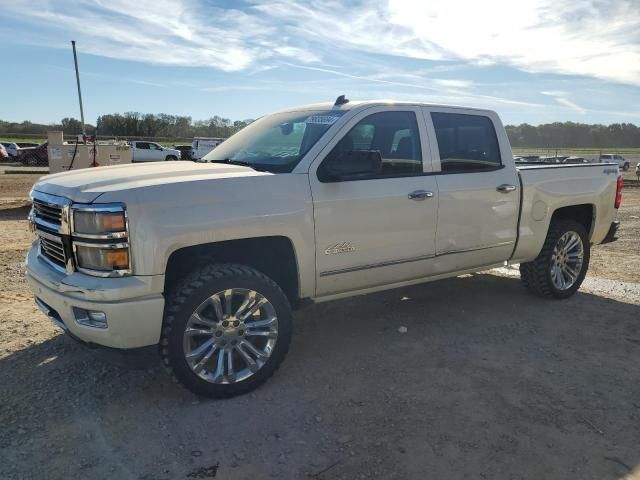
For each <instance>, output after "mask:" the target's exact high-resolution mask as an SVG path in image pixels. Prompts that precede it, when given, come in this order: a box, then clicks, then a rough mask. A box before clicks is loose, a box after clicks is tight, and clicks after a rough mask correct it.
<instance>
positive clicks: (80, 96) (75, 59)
mask: <svg viewBox="0 0 640 480" xmlns="http://www.w3.org/2000/svg"><path fill="white" fill-rule="evenodd" d="M71 46H72V47H73V63H74V64H75V66H76V83H77V84H78V100H79V101H80V123H81V124H82V136H83V137H84V136H86V132H85V130H84V110H83V109H82V91H81V90H80V73H78V56H77V55H76V41H75V40H71Z"/></svg>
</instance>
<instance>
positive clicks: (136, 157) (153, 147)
mask: <svg viewBox="0 0 640 480" xmlns="http://www.w3.org/2000/svg"><path fill="white" fill-rule="evenodd" d="M180 157H181V153H180V150H176V149H175V148H167V147H163V146H162V145H160V144H159V143H154V142H143V141H137V140H136V141H134V142H131V160H132V161H133V162H159V161H163V160H169V161H171V160H180Z"/></svg>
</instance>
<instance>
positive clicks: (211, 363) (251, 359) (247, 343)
mask: <svg viewBox="0 0 640 480" xmlns="http://www.w3.org/2000/svg"><path fill="white" fill-rule="evenodd" d="M291 329H292V322H291V309H290V306H289V302H288V300H287V297H286V296H285V294H284V293H283V292H282V290H281V289H280V287H278V285H277V284H276V283H275V282H273V281H272V280H271V279H270V278H268V277H267V276H265V275H263V274H262V273H260V272H258V271H257V270H254V269H252V268H249V267H246V266H243V265H233V264H212V265H207V266H205V267H202V268H200V269H198V270H197V271H195V272H194V273H192V274H191V275H190V276H189V277H188V278H187V279H186V280H185V281H184V282H183V284H182V285H181V286H179V287H178V288H177V289H176V291H175V293H174V294H173V295H172V296H171V297H170V300H169V301H168V302H167V306H166V307H165V318H164V326H163V332H162V338H161V344H160V354H161V356H162V358H163V361H164V364H165V366H166V367H167V368H168V370H169V372H170V373H171V374H173V375H174V376H175V377H176V379H177V380H178V381H180V383H182V384H183V385H184V386H185V387H187V388H188V389H189V390H191V391H193V392H194V393H197V394H199V395H204V396H210V397H233V396H236V395H240V394H243V393H247V392H249V391H251V390H253V389H255V388H257V387H258V386H259V385H261V384H262V383H264V382H265V381H266V380H267V379H268V378H269V377H271V375H273V374H274V373H275V371H276V370H277V369H278V367H279V366H280V363H281V362H282V360H283V359H284V357H285V355H286V353H287V351H288V349H289V342H290V340H291Z"/></svg>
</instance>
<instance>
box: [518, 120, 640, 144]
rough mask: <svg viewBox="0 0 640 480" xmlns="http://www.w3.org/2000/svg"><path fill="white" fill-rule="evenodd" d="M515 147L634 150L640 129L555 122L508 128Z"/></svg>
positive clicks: (638, 139) (617, 125)
mask: <svg viewBox="0 0 640 480" xmlns="http://www.w3.org/2000/svg"><path fill="white" fill-rule="evenodd" d="M505 128H506V130H507V135H508V136H509V141H510V142H511V146H513V147H526V148H607V147H616V148H633V147H640V127H637V126H635V125H634V124H632V123H612V124H611V125H599V124H596V125H589V124H586V123H574V122H555V123H546V124H543V125H538V126H534V125H529V124H527V123H523V124H521V125H517V126H515V125H507V126H506V127H505Z"/></svg>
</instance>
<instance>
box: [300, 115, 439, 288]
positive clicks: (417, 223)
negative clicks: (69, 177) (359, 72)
mask: <svg viewBox="0 0 640 480" xmlns="http://www.w3.org/2000/svg"><path fill="white" fill-rule="evenodd" d="M354 150H368V151H371V150H378V151H379V152H380V153H381V156H382V158H383V168H382V172H381V174H379V175H377V176H375V177H362V178H358V179H351V180H342V181H335V180H334V181H327V180H324V181H323V180H321V179H320V177H319V176H318V168H322V164H323V162H325V161H327V159H329V158H331V159H333V161H335V158H340V154H341V152H348V151H354ZM334 157H335V158H334ZM430 171H431V156H430V149H429V144H428V139H427V133H426V130H425V128H424V121H423V119H422V115H421V112H420V109H419V107H412V106H397V107H395V106H384V107H373V108H369V109H367V110H364V111H362V112H360V113H358V114H357V115H355V116H354V118H352V119H351V120H350V121H349V122H348V123H347V124H346V125H345V126H344V127H343V128H342V130H341V131H340V132H339V133H338V134H337V135H336V136H335V137H334V138H333V139H332V140H331V141H330V142H329V143H328V144H327V146H326V147H325V148H324V149H323V150H322V152H321V153H320V154H319V155H318V157H317V158H316V159H315V161H314V163H313V164H312V165H311V168H310V171H309V181H310V184H311V192H312V195H313V204H314V218H315V232H316V266H317V272H318V279H317V295H318V296H323V295H330V294H333V293H338V292H347V291H352V290H359V289H364V288H368V287H375V286H377V285H383V284H391V283H395V282H400V281H405V280H411V279H416V278H421V277H424V276H426V275H428V273H429V262H430V261H431V260H432V259H433V256H434V254H435V243H434V240H435V229H436V218H437V202H438V195H437V188H436V182H435V177H434V176H430V175H428V174H427V175H425V172H430Z"/></svg>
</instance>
